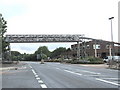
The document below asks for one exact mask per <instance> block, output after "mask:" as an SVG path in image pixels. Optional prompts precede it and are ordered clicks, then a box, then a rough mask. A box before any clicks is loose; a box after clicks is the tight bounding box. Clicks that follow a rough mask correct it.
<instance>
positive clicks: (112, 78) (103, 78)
mask: <svg viewBox="0 0 120 90" xmlns="http://www.w3.org/2000/svg"><path fill="white" fill-rule="evenodd" d="M103 79H112V80H113V79H114V80H119V78H103Z"/></svg>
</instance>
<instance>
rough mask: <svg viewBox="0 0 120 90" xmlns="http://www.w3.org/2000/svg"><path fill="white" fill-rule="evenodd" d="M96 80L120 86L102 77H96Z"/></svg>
mask: <svg viewBox="0 0 120 90" xmlns="http://www.w3.org/2000/svg"><path fill="white" fill-rule="evenodd" d="M96 80H99V81H102V82H105V83H109V84H113V85H116V86H120V85H119V84H117V83H114V82H110V81H107V80H103V79H100V78H96Z"/></svg>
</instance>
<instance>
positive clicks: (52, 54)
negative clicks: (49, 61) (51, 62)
mask: <svg viewBox="0 0 120 90" xmlns="http://www.w3.org/2000/svg"><path fill="white" fill-rule="evenodd" d="M65 51H66V48H63V47H59V48H57V49H55V50H54V51H53V52H52V53H51V58H55V57H58V58H60V55H61V53H63V52H65Z"/></svg>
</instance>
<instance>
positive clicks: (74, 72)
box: [64, 70, 82, 76]
mask: <svg viewBox="0 0 120 90" xmlns="http://www.w3.org/2000/svg"><path fill="white" fill-rule="evenodd" d="M64 71H66V72H69V73H73V74H77V75H80V76H81V75H82V74H80V73H76V72H72V71H69V70H64Z"/></svg>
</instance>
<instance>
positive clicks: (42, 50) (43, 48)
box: [35, 46, 51, 57]
mask: <svg viewBox="0 0 120 90" xmlns="http://www.w3.org/2000/svg"><path fill="white" fill-rule="evenodd" d="M37 54H45V55H46V56H47V57H50V54H51V52H50V51H49V50H48V48H47V47H46V46H41V47H39V48H38V50H37V51H35V55H37ZM45 55H44V57H45Z"/></svg>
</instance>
